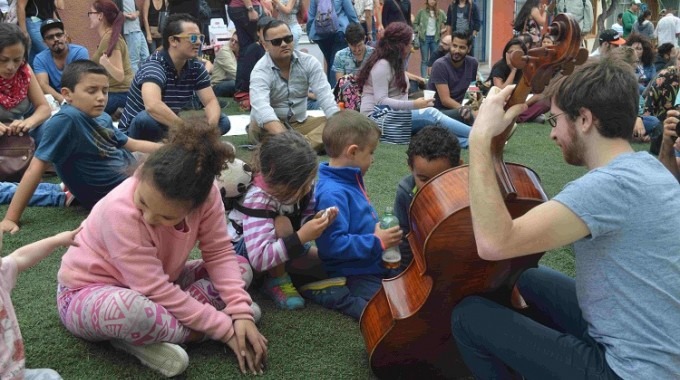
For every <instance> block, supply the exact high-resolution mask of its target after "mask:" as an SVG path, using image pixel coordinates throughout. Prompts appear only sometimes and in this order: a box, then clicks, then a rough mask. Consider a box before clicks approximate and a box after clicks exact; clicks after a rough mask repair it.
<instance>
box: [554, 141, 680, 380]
mask: <svg viewBox="0 0 680 380" xmlns="http://www.w3.org/2000/svg"><path fill="white" fill-rule="evenodd" d="M554 199H555V200H556V201H558V202H560V203H562V204H563V205H565V206H566V207H567V208H569V209H570V210H571V211H572V212H573V213H574V214H576V216H578V217H579V218H580V219H581V220H582V221H583V222H584V223H585V224H586V226H588V230H589V231H590V235H589V236H587V237H585V238H583V239H581V240H578V241H576V242H574V253H575V256H576V295H577V297H578V303H579V306H580V308H581V313H582V315H583V318H584V319H585V320H586V322H587V323H588V334H589V335H590V336H592V337H593V338H594V339H595V341H596V342H598V343H599V344H601V345H602V346H603V347H604V348H605V357H606V360H607V364H609V366H610V367H611V368H612V369H613V370H614V372H616V374H618V375H619V376H621V377H622V378H624V379H625V378H636V379H677V378H678V370H679V369H680V281H679V279H680V186H678V181H677V180H676V179H675V178H674V177H673V175H672V174H671V173H670V172H669V171H668V170H667V169H666V168H665V167H664V166H663V165H662V164H661V163H660V162H659V161H658V160H657V159H656V158H654V157H652V156H651V155H649V154H648V153H646V152H638V153H627V154H622V155H620V156H618V157H616V158H615V159H614V160H612V162H610V163H609V164H608V165H606V166H604V167H600V168H597V169H593V170H591V171H590V172H589V173H588V174H586V175H585V176H583V177H581V178H579V179H577V180H575V181H573V182H571V183H569V184H567V186H565V188H564V189H563V190H562V191H561V192H560V193H559V194H558V195H557V196H555V198H554Z"/></svg>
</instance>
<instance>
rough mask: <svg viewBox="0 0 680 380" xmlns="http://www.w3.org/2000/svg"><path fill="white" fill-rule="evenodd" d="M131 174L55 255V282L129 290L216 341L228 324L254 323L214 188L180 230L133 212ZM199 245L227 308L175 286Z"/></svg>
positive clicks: (229, 327)
mask: <svg viewBox="0 0 680 380" xmlns="http://www.w3.org/2000/svg"><path fill="white" fill-rule="evenodd" d="M138 184H139V178H137V175H135V176H133V177H131V178H129V179H127V180H125V181H124V182H123V183H121V184H120V185H119V186H118V187H116V188H115V189H114V190H113V191H111V192H110V193H109V194H108V195H107V196H106V197H104V198H103V199H102V200H100V201H99V202H98V203H97V204H96V205H95V207H94V208H93V209H92V212H91V213H90V215H89V216H88V217H87V219H86V220H85V221H84V222H83V224H82V225H83V230H82V231H81V232H80V233H79V234H78V235H77V236H76V242H78V243H79V244H80V247H70V248H69V249H68V251H67V252H66V254H65V255H64V257H63V258H62V262H61V268H60V269H59V275H58V280H59V283H60V284H62V285H64V286H66V287H68V288H71V289H78V288H82V287H85V286H90V285H100V284H109V285H115V286H121V287H126V288H130V289H132V290H136V291H138V292H140V293H141V294H143V295H145V296H146V297H148V298H149V299H150V300H151V301H153V302H156V303H158V304H159V305H162V306H163V307H165V308H166V309H167V310H168V311H169V312H170V313H172V315H174V316H175V318H177V320H179V321H180V323H182V324H183V325H184V326H186V327H188V328H190V329H192V330H196V331H200V332H203V333H205V334H207V335H208V336H210V337H211V338H213V339H216V340H220V339H222V338H223V337H224V336H225V335H227V334H228V336H227V337H230V336H231V335H232V334H233V333H234V329H233V326H232V320H234V319H250V320H252V319H253V315H252V310H251V308H250V304H251V302H252V301H251V299H250V295H249V294H248V293H247V292H246V291H245V290H244V289H243V280H242V279H241V273H240V271H239V267H238V264H237V261H236V255H235V253H234V248H233V246H232V244H231V238H230V237H229V236H228V234H227V226H226V219H225V216H224V205H223V204H222V199H221V197H220V193H219V190H218V189H217V186H213V188H212V190H211V192H210V195H209V196H208V198H207V199H206V201H205V202H204V203H203V204H201V205H199V206H198V207H197V208H196V209H194V210H193V211H192V212H191V213H190V214H189V215H188V216H187V217H186V219H185V228H184V230H183V231H178V230H176V229H175V228H174V227H163V226H152V225H149V224H147V223H146V222H145V220H144V218H143V216H142V212H141V210H139V209H138V208H137V207H135V205H134V202H133V195H134V192H135V189H136V188H137V186H138ZM197 242H198V248H199V249H200V251H201V256H202V258H203V260H204V262H205V267H206V269H207V270H208V274H209V276H210V279H211V281H212V283H213V285H214V286H215V289H217V291H218V292H219V294H220V297H221V298H222V300H223V301H224V303H225V304H226V305H227V306H226V308H225V309H224V310H222V311H218V310H216V309H215V308H214V307H213V306H211V305H209V304H202V303H200V302H199V301H197V300H195V299H193V298H191V297H190V296H189V295H188V294H187V293H185V292H184V291H183V290H182V289H180V287H179V286H178V285H176V284H174V282H175V281H176V280H177V278H178V277H179V275H180V273H181V272H182V269H183V268H184V264H185V263H186V261H187V258H188V257H189V253H190V252H191V250H192V249H193V248H194V246H195V245H196V243H197Z"/></svg>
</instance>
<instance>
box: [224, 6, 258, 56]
mask: <svg viewBox="0 0 680 380" xmlns="http://www.w3.org/2000/svg"><path fill="white" fill-rule="evenodd" d="M253 8H255V11H256V12H257V14H258V15H261V14H262V8H260V6H255V7H253ZM227 13H228V14H229V18H230V19H231V21H232V22H233V23H234V26H235V27H236V35H237V36H238V43H239V45H240V46H241V51H244V50H245V49H246V47H248V46H249V45H250V44H252V43H253V42H255V41H257V20H256V21H250V19H248V10H247V9H246V7H229V8H227Z"/></svg>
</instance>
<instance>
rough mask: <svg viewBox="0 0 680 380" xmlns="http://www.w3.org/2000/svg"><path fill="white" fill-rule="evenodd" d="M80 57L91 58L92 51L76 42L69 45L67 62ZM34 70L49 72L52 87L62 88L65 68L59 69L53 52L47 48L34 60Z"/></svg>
mask: <svg viewBox="0 0 680 380" xmlns="http://www.w3.org/2000/svg"><path fill="white" fill-rule="evenodd" d="M79 59H90V53H88V51H87V49H86V48H84V47H83V46H80V45H76V44H69V45H68V55H67V56H66V64H67V65H68V64H69V63H71V62H73V61H77V60H79ZM33 71H34V72H35V73H36V74H40V73H47V76H48V77H49V78H50V87H52V88H53V89H55V90H57V91H60V90H61V74H62V72H63V70H59V69H58V68H57V65H56V64H55V63H54V59H52V52H51V51H50V49H46V50H43V51H41V52H40V53H38V55H36V56H35V59H34V60H33Z"/></svg>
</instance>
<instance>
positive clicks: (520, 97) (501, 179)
mask: <svg viewBox="0 0 680 380" xmlns="http://www.w3.org/2000/svg"><path fill="white" fill-rule="evenodd" d="M530 92H531V85H530V84H529V82H528V80H527V78H526V77H525V76H522V78H521V79H520V81H519V83H517V86H516V87H515V90H514V91H513V92H512V95H511V96H510V99H509V100H508V102H507V104H506V105H505V109H506V110H507V109H508V108H510V107H512V106H514V105H516V104H521V103H524V102H525V101H526V98H527V96H528V95H529V93H530ZM514 126H515V122H514V120H513V122H512V123H511V124H510V125H508V127H507V128H505V131H503V133H501V134H500V135H498V136H496V137H494V139H493V140H492V142H491V154H492V158H493V163H494V168H495V169H496V179H497V180H498V186H499V187H500V189H501V194H502V195H503V199H506V200H511V199H514V198H515V197H516V196H517V190H516V189H515V186H514V185H513V184H512V180H511V179H510V174H509V172H508V169H507V167H506V166H505V162H504V161H503V149H504V148H505V143H506V142H507V141H508V138H509V137H510V135H511V133H512V130H513V127H514Z"/></svg>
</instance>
